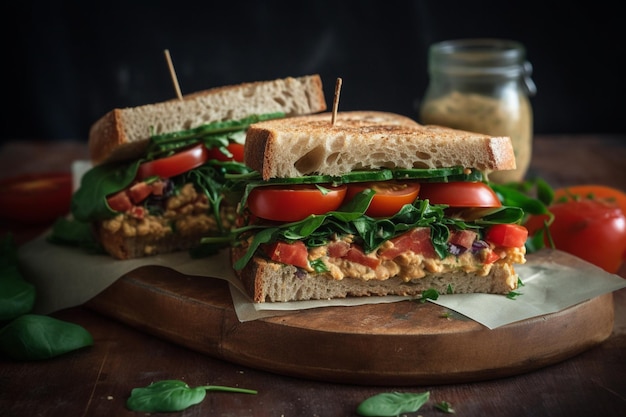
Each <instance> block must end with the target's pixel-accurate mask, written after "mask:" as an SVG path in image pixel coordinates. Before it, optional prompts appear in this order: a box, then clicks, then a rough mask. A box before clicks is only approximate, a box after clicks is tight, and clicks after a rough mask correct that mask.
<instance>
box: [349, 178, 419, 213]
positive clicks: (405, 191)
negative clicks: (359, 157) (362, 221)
mask: <svg viewBox="0 0 626 417" xmlns="http://www.w3.org/2000/svg"><path fill="white" fill-rule="evenodd" d="M367 188H370V189H372V190H374V191H375V192H376V194H374V197H373V198H372V202H371V203H370V205H369V207H368V208H367V211H366V212H365V214H367V215H368V216H371V217H390V216H393V215H394V214H396V213H397V212H398V211H400V209H401V208H402V206H404V205H405V204H411V203H413V202H414V201H415V199H416V198H417V195H418V194H419V191H420V184H419V183H417V182H408V183H402V182H396V181H381V182H363V183H360V182H357V183H351V184H348V191H347V193H346V199H352V198H353V197H354V196H355V195H356V194H358V193H360V192H361V191H363V190H365V189H367Z"/></svg>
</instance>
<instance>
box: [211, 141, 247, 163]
mask: <svg viewBox="0 0 626 417" xmlns="http://www.w3.org/2000/svg"><path fill="white" fill-rule="evenodd" d="M226 149H227V150H228V152H230V153H231V154H232V156H228V155H226V154H224V153H223V152H222V151H220V150H219V149H217V148H212V149H209V155H208V159H217V160H218V161H222V162H226V161H236V162H243V145H242V144H241V143H234V142H233V143H231V144H229V145H228V146H227V147H226Z"/></svg>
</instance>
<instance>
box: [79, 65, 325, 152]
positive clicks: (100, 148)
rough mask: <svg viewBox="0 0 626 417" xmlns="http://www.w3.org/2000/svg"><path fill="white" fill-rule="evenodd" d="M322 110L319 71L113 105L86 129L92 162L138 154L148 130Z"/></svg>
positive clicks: (173, 130) (154, 132) (146, 137)
mask: <svg viewBox="0 0 626 417" xmlns="http://www.w3.org/2000/svg"><path fill="white" fill-rule="evenodd" d="M324 110H326V102H325V98H324V92H323V88H322V81H321V78H320V76H319V75H307V76H302V77H297V78H293V77H289V78H284V79H277V80H272V81H258V82H250V83H243V84H238V85H231V86H224V87H217V88H212V89H209V90H204V91H199V92H196V93H193V94H189V95H186V96H184V97H183V99H182V100H178V99H174V100H169V101H165V102H161V103H155V104H147V105H143V106H139V107H132V108H124V109H114V110H111V111H110V112H108V113H107V114H105V115H104V116H103V117H102V118H101V119H99V120H98V121H96V122H95V123H94V124H93V125H92V127H91V129H90V131H89V149H90V155H91V159H92V162H93V163H95V164H99V163H103V162H108V161H116V160H126V159H132V158H136V157H139V156H141V154H142V152H143V151H144V150H145V148H146V146H147V144H148V140H149V138H150V136H151V135H152V134H161V133H168V132H176V131H181V130H188V129H192V128H194V127H198V126H201V125H203V124H207V123H211V122H217V121H224V120H239V119H244V118H246V117H248V116H251V115H259V114H267V113H275V112H283V113H285V114H286V115H287V116H294V115H299V114H309V113H316V112H321V111H324Z"/></svg>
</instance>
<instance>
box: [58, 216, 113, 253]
mask: <svg viewBox="0 0 626 417" xmlns="http://www.w3.org/2000/svg"><path fill="white" fill-rule="evenodd" d="M46 240H47V241H48V242H50V243H54V244H58V245H67V246H75V247H79V248H83V249H85V250H86V251H87V252H90V253H105V251H104V248H103V247H102V245H101V244H100V243H99V242H98V241H97V240H96V238H95V237H94V235H93V230H92V225H91V223H88V222H81V221H78V220H70V219H68V218H65V217H61V218H59V219H57V220H56V221H55V222H54V224H53V225H52V231H51V233H50V234H49V235H48V237H47V238H46Z"/></svg>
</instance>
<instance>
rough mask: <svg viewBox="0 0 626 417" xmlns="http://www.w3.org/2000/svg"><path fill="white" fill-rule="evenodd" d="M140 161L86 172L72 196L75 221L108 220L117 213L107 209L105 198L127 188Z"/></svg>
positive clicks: (101, 166)
mask: <svg viewBox="0 0 626 417" xmlns="http://www.w3.org/2000/svg"><path fill="white" fill-rule="evenodd" d="M140 162H141V161H140V160H138V161H135V162H134V163H132V164H130V165H129V164H127V163H126V164H120V163H115V164H103V165H97V166H95V167H93V168H92V169H90V170H89V171H87V172H86V173H85V174H84V175H83V177H82V179H81V182H80V187H79V188H78V190H76V191H75V192H74V194H73V195H72V214H73V216H74V218H75V219H76V220H79V221H83V222H90V221H92V220H94V219H108V218H111V217H114V216H115V215H116V214H117V213H116V212H115V211H114V210H112V209H111V207H109V205H108V204H107V202H106V196H108V195H109V194H113V193H116V192H118V191H120V190H123V189H124V188H126V187H128V186H129V185H130V184H131V183H132V182H133V180H134V179H135V176H136V175H137V169H138V168H139V163H140Z"/></svg>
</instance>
